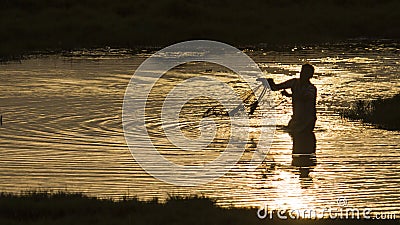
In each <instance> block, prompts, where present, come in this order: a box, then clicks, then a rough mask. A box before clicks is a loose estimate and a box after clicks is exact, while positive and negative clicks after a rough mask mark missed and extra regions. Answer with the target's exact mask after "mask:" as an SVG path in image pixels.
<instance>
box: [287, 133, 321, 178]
mask: <svg viewBox="0 0 400 225" xmlns="http://www.w3.org/2000/svg"><path fill="white" fill-rule="evenodd" d="M290 136H292V138H293V151H292V166H296V167H298V169H299V172H300V178H309V173H310V170H311V169H312V168H313V167H315V166H316V165H317V160H316V158H315V149H316V139H315V134H314V132H301V133H292V134H291V135H290Z"/></svg>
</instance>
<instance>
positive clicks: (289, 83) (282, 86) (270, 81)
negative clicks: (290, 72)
mask: <svg viewBox="0 0 400 225" xmlns="http://www.w3.org/2000/svg"><path fill="white" fill-rule="evenodd" d="M257 80H258V81H261V82H262V83H263V84H264V86H266V85H267V84H269V86H270V87H271V90H273V91H279V90H282V89H288V88H291V87H292V86H293V82H294V79H290V80H287V81H285V82H283V83H280V84H275V82H274V80H273V79H272V78H268V79H265V78H259V79H257Z"/></svg>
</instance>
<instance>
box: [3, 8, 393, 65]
mask: <svg viewBox="0 0 400 225" xmlns="http://www.w3.org/2000/svg"><path fill="white" fill-rule="evenodd" d="M399 10H400V2H399V1H397V0H380V1H377V0H327V1H319V0H302V1H298V0H279V1H276V0H254V1H240V0H229V1H227V0H220V1H214V0H205V1H192V0H189V1H187V0H155V1H146V0H135V1H126V0H113V1H109V0H56V1H54V0H4V1H0V28H1V29H0V36H1V41H0V57H2V58H7V57H8V58H9V57H15V56H18V55H21V54H24V53H27V52H32V51H42V50H51V51H59V50H71V49H77V48H78V49H79V48H98V47H105V46H111V47H118V48H135V47H140V46H161V47H163V46H166V45H168V44H171V43H176V42H179V41H183V40H188V39H213V40H219V41H223V42H226V43H229V44H233V45H235V46H243V45H252V44H260V43H269V44H271V43H272V44H282V43H310V42H311V43H315V42H326V41H331V40H343V39H347V38H355V37H369V38H392V39H398V38H400V30H399V29H398V27H400V14H399V13H398V12H399Z"/></svg>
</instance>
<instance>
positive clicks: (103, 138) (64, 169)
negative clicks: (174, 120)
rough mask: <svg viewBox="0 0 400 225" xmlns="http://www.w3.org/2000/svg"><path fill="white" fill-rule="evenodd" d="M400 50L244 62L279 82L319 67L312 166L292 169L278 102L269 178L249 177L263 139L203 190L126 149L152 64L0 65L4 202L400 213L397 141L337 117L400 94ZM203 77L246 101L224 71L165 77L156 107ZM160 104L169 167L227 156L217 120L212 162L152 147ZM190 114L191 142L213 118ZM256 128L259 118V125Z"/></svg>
mask: <svg viewBox="0 0 400 225" xmlns="http://www.w3.org/2000/svg"><path fill="white" fill-rule="evenodd" d="M399 48H400V46H399V45H397V44H386V45H379V44H373V45H347V44H346V45H336V46H332V47H326V46H325V47H313V48H298V49H297V48H294V49H292V50H291V51H283V52H275V51H246V53H247V54H248V55H249V56H250V57H252V58H253V60H255V61H256V62H257V63H258V64H259V66H260V68H261V69H262V70H264V71H265V73H266V74H267V76H269V77H273V78H274V79H275V80H277V81H283V80H286V79H289V78H292V77H293V76H295V75H296V73H297V72H298V71H299V69H300V66H301V64H303V63H304V62H306V61H308V62H311V63H312V64H314V65H315V66H316V68H317V71H316V72H317V73H316V76H315V78H314V79H313V80H312V82H313V83H315V84H316V87H317V88H318V99H317V100H318V102H317V110H318V114H317V116H318V121H317V124H316V130H315V136H316V139H317V148H316V160H317V163H316V166H315V167H314V168H312V170H311V172H310V174H309V176H306V177H302V178H300V172H299V168H298V167H296V166H292V155H291V150H292V140H291V138H290V136H289V135H288V134H287V133H286V132H285V131H284V130H283V129H282V128H281V127H282V125H285V124H286V123H287V121H288V120H289V119H290V115H291V104H290V100H289V99H285V98H283V97H280V96H277V99H275V100H276V102H277V103H279V105H278V106H277V108H276V109H277V113H278V118H277V121H278V128H277V131H276V133H275V139H274V141H273V144H272V147H271V149H270V151H269V153H268V155H267V158H266V160H265V162H264V163H263V164H262V166H260V167H259V168H258V169H257V170H256V171H255V172H252V173H248V172H243V168H244V167H245V165H246V154H249V153H251V152H252V151H254V149H255V147H257V136H256V137H255V138H254V139H251V140H249V143H248V145H247V151H246V153H245V155H244V157H243V158H242V161H241V162H240V163H238V165H237V166H236V167H235V168H234V169H233V170H232V171H231V172H229V173H228V174H226V175H225V176H224V177H222V178H220V179H218V180H216V181H214V182H212V183H209V184H207V185H203V186H200V187H197V188H182V187H175V186H173V185H169V184H166V183H163V182H161V181H158V180H156V179H154V178H152V177H151V176H150V175H148V174H147V173H146V172H145V171H143V170H142V169H141V168H140V167H139V165H138V164H136V163H135V162H134V160H133V158H132V156H131V154H130V152H129V150H128V148H127V146H126V143H125V140H124V136H123V131H122V124H121V120H122V119H121V110H122V101H123V96H124V93H125V88H126V86H127V84H128V82H129V80H130V78H131V76H132V74H133V73H134V71H135V69H136V68H137V67H138V65H140V63H141V62H142V61H143V60H144V59H145V58H146V57H148V56H149V55H148V54H145V53H142V54H137V55H135V56H129V55H124V54H123V53H121V52H117V53H116V54H107V55H98V54H97V53H96V52H94V53H88V54H87V55H85V56H68V57H64V56H60V55H54V56H49V57H39V58H33V59H28V60H24V61H21V62H10V63H6V64H3V65H0V90H1V91H0V93H1V94H0V112H1V114H2V115H3V126H2V127H0V148H1V150H0V151H1V153H0V154H1V158H0V168H1V170H0V191H6V192H17V191H20V190H27V189H37V188H41V189H61V190H68V191H80V192H84V193H88V194H89V195H96V196H103V197H110V196H111V197H119V196H122V195H126V194H129V195H136V196H138V197H139V198H143V199H150V198H153V197H160V198H165V197H166V196H167V195H187V194H204V195H205V196H208V197H212V198H215V199H217V203H218V204H220V205H226V206H230V205H234V206H259V205H260V204H261V203H264V202H265V203H268V205H270V206H271V208H290V209H305V208H313V207H335V206H336V200H337V198H339V197H344V198H346V199H347V201H348V205H349V206H351V207H360V208H366V207H369V208H371V209H372V210H373V211H379V212H380V211H390V212H397V213H400V191H399V189H398V187H399V184H400V144H399V134H400V133H399V132H395V131H385V130H380V129H375V128H374V127H372V126H368V125H363V124H361V123H359V122H352V121H347V120H343V119H341V118H340V116H339V115H338V113H337V112H338V111H339V110H340V109H343V108H345V107H347V106H348V105H349V104H350V103H351V102H354V101H355V100H358V99H372V98H377V97H388V96H392V95H394V94H396V93H399V91H400V85H399V79H400V76H399V72H400V70H399V63H400V56H399V51H400V49H399ZM210 69H212V71H210ZM206 70H207V71H206ZM198 74H210V75H217V76H218V77H220V78H221V79H222V80H226V81H227V82H231V84H232V85H233V86H234V87H235V88H237V89H238V90H239V92H240V90H241V88H242V87H240V82H238V80H237V77H236V76H235V75H234V74H232V73H230V72H229V71H228V70H224V69H223V68H219V67H216V66H215V65H210V64H200V63H197V64H196V63H194V64H191V65H186V66H181V67H179V68H176V69H174V70H173V71H171V72H170V73H168V74H167V75H166V76H165V77H164V79H163V80H161V81H160V87H163V88H160V87H159V88H158V89H157V87H156V88H155V90H154V92H153V96H152V97H153V100H160V99H162V98H163V95H164V94H165V93H164V92H165V91H166V90H168V87H172V86H173V85H175V84H176V83H177V82H179V81H182V80H184V79H186V78H188V77H193V76H196V75H198ZM242 89H243V88H242ZM188 91H190V90H188ZM164 97H165V96H164ZM153 104H154V110H152V107H153V106H152V105H151V104H150V105H149V106H148V107H149V112H150V113H149V118H148V120H147V121H148V129H149V133H153V134H154V136H153V137H152V138H153V140H154V141H155V142H156V143H157V145H158V146H159V147H160V150H161V152H162V153H163V154H164V155H165V157H167V158H168V159H170V160H172V161H175V162H178V163H181V164H196V163H204V162H206V161H208V160H211V159H213V158H215V157H216V156H218V155H219V154H220V152H221V151H222V150H223V149H224V146H225V144H224V143H226V142H225V141H226V137H225V135H224V132H227V131H224V124H226V123H225V122H226V121H224V119H220V122H221V124H222V125H221V130H220V132H221V133H219V135H220V136H218V138H217V140H216V142H215V143H214V145H212V146H211V147H210V148H208V149H207V150H206V151H199V152H187V151H180V150H179V149H175V148H174V147H173V146H170V145H169V144H168V143H167V142H165V140H164V137H162V136H161V135H160V136H159V138H157V136H156V135H157V134H159V131H160V130H159V129H160V121H159V118H157V115H158V111H157V107H156V106H157V101H154V102H153ZM188 106H189V107H187V108H183V111H182V117H181V118H182V122H181V123H182V124H183V125H182V124H180V126H181V127H182V128H181V129H182V131H183V132H184V133H185V134H186V135H189V136H190V135H194V136H196V132H198V129H196V128H197V127H196V126H198V123H196V121H198V120H199V117H200V115H201V114H202V112H203V111H205V110H206V109H207V101H204V100H197V101H196V100H194V101H192V102H189V103H188ZM185 110H186V111H185ZM260 116H261V112H259V113H258V114H256V115H255V116H254V118H253V119H254V120H257V119H259V117H260ZM170 125H171V126H177V125H178V124H170ZM258 147H261V148H263V147H265V146H258ZM194 156H196V157H194Z"/></svg>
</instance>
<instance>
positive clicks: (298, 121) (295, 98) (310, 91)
mask: <svg viewBox="0 0 400 225" xmlns="http://www.w3.org/2000/svg"><path fill="white" fill-rule="evenodd" d="M290 82H291V85H290V86H291V87H290V88H291V90H292V105H293V116H292V120H291V121H290V122H289V128H290V129H291V130H292V131H294V132H302V131H312V130H313V129H314V126H315V121H316V120H317V115H316V99H317V88H316V87H315V86H314V85H313V84H312V83H309V82H308V83H305V84H304V83H302V82H301V81H300V79H292V80H290Z"/></svg>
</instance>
